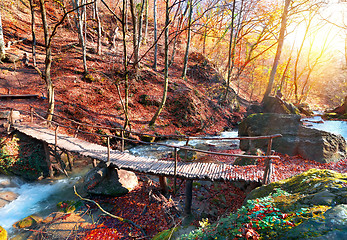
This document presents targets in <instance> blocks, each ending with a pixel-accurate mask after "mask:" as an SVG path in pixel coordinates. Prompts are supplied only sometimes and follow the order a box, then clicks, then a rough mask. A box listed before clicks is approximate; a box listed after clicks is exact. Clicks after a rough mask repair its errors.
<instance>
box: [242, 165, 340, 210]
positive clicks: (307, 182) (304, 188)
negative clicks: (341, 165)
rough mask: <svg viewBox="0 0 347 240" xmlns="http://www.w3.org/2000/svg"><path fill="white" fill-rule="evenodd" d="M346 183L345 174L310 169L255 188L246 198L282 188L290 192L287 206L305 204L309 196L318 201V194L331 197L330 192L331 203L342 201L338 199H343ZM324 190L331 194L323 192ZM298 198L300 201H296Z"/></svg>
mask: <svg viewBox="0 0 347 240" xmlns="http://www.w3.org/2000/svg"><path fill="white" fill-rule="evenodd" d="M346 184H347V174H341V173H337V172H335V171H332V170H327V169H310V170H308V171H307V172H304V173H302V174H299V175H296V176H293V177H291V178H288V179H285V180H282V181H278V182H274V183H271V184H269V185H266V186H262V187H259V188H256V189H255V190H253V191H252V192H251V193H250V194H249V195H248V196H247V199H256V198H262V197H266V196H269V195H271V194H273V193H274V192H275V190H276V189H282V190H284V191H286V192H288V193H290V194H291V195H290V196H288V199H286V201H287V205H288V206H289V205H291V204H294V203H299V202H300V203H303V204H305V203H307V198H308V197H309V196H311V197H312V198H313V199H315V201H318V202H319V201H320V200H318V197H320V195H321V197H324V196H326V197H329V198H331V197H333V196H332V194H334V195H335V197H334V198H333V199H334V200H331V201H330V203H331V204H333V203H343V201H341V202H339V199H340V200H341V199H344V196H345V195H346V193H345V192H346V187H345V185H346ZM344 189H345V190H344ZM326 191H328V192H330V193H332V194H328V193H325V194H323V193H324V192H326ZM341 194H342V195H341ZM340 195H341V196H340ZM304 196H305V197H304ZM298 200H300V201H299V202H298ZM336 201H337V202H336ZM326 204H329V202H326Z"/></svg>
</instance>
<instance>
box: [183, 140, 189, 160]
mask: <svg viewBox="0 0 347 240" xmlns="http://www.w3.org/2000/svg"><path fill="white" fill-rule="evenodd" d="M189 140H190V139H189V137H188V138H187V141H186V147H188V143H189ZM185 151H186V152H185V154H184V159H185V161H186V162H188V150H185Z"/></svg>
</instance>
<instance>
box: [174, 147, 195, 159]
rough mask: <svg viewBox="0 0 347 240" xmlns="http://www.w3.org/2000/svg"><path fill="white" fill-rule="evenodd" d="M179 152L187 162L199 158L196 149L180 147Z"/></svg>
mask: <svg viewBox="0 0 347 240" xmlns="http://www.w3.org/2000/svg"><path fill="white" fill-rule="evenodd" d="M177 154H178V156H179V157H180V158H181V159H182V160H183V161H187V162H192V161H194V160H197V159H198V154H197V153H196V152H195V151H189V150H184V149H180V150H178V152H177ZM186 156H187V157H186Z"/></svg>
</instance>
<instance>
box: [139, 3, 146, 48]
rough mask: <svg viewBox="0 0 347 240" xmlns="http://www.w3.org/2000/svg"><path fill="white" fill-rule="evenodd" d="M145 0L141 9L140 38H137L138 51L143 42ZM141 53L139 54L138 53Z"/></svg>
mask: <svg viewBox="0 0 347 240" xmlns="http://www.w3.org/2000/svg"><path fill="white" fill-rule="evenodd" d="M145 1H146V0H142V3H141V10H140V12H139V14H138V15H139V21H138V22H139V24H138V25H139V33H138V39H137V45H138V51H140V48H141V43H142V30H143V10H144V7H145ZM138 55H139V54H138Z"/></svg>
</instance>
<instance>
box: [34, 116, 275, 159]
mask: <svg viewBox="0 0 347 240" xmlns="http://www.w3.org/2000/svg"><path fill="white" fill-rule="evenodd" d="M35 115H36V116H38V117H39V118H41V119H42V120H45V121H46V119H45V118H44V117H42V116H40V115H37V114H36V113H35ZM50 122H51V123H53V124H54V125H58V126H61V127H65V128H70V129H73V130H76V129H75V128H73V127H70V126H66V125H63V124H60V123H57V122H55V121H50ZM79 132H81V133H85V134H90V135H95V136H99V137H113V138H116V139H120V140H122V139H123V140H125V141H129V142H133V143H141V144H144V145H159V146H164V147H168V148H179V149H183V150H187V151H195V152H201V153H205V154H213V155H221V156H231V157H245V158H271V159H279V156H274V155H269V156H256V155H242V154H231V153H220V152H212V151H205V150H200V149H195V148H190V147H187V146H176V145H171V144H165V143H158V142H144V141H141V140H136V139H129V138H122V137H119V136H117V135H107V134H99V133H91V132H87V131H83V130H79ZM276 136H277V134H276Z"/></svg>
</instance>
